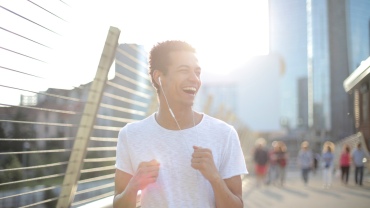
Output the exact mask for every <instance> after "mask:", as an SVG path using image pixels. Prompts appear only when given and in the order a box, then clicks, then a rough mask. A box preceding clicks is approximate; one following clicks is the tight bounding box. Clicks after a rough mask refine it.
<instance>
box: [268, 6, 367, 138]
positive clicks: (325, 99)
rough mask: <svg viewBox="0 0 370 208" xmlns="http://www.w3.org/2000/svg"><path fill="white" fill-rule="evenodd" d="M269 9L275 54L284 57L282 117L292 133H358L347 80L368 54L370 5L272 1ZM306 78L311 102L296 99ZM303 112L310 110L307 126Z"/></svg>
mask: <svg viewBox="0 0 370 208" xmlns="http://www.w3.org/2000/svg"><path fill="white" fill-rule="evenodd" d="M269 8H270V51H271V52H273V53H278V54H280V55H281V56H282V59H283V60H284V62H285V67H286V70H285V75H284V76H283V77H282V79H281V94H282V96H281V100H282V101H281V103H284V105H283V106H285V108H284V107H283V108H281V111H280V114H281V117H282V118H284V120H288V121H289V123H290V125H291V127H292V128H293V129H294V128H298V127H300V128H301V127H302V124H304V125H307V126H306V128H307V129H308V132H310V135H311V136H312V135H313V136H314V137H316V138H317V139H319V140H338V139H342V138H344V137H346V136H349V135H351V134H353V132H354V128H353V118H352V116H351V115H350V114H351V109H352V103H353V101H352V99H351V97H350V96H348V94H346V93H345V92H344V91H343V88H342V82H343V80H344V79H345V78H346V77H347V76H348V75H349V74H350V72H351V71H353V69H354V68H356V67H357V66H358V65H359V63H360V61H361V60H363V59H364V58H366V57H367V56H368V55H369V47H370V44H369V39H370V38H369V37H370V36H369V27H370V23H369V22H370V18H369V15H370V14H369V12H368V11H369V9H370V2H369V1H366V0H359V1H356V0H348V1H346V0H324V1H321V0H307V1H294V0H292V1H289V0H288V1H281V0H270V1H269ZM296 36H298V37H296ZM354 66H356V67H354ZM305 78H307V90H308V93H307V98H306V97H302V96H293V95H297V94H300V95H302V93H299V92H301V90H302V85H301V84H302V83H301V81H302V80H303V79H305ZM299 80H301V81H299ZM297 91H298V93H297ZM306 100H307V101H308V105H307V109H303V107H304V105H302V103H303V102H305V101H306ZM287 106H289V107H287ZM297 108H298V110H297ZM303 111H307V112H308V117H307V119H308V121H307V122H303V121H302V120H301V119H302V115H304V113H303Z"/></svg>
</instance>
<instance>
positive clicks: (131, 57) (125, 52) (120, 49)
mask: <svg viewBox="0 0 370 208" xmlns="http://www.w3.org/2000/svg"><path fill="white" fill-rule="evenodd" d="M117 51H118V52H119V53H121V54H122V55H124V56H126V57H127V58H129V59H131V60H132V61H134V62H136V63H138V64H140V65H141V66H142V67H144V68H146V69H147V68H148V64H147V63H146V62H142V61H141V60H139V59H137V58H136V57H134V56H133V55H131V54H129V53H128V52H127V51H124V50H122V48H119V47H118V48H117Z"/></svg>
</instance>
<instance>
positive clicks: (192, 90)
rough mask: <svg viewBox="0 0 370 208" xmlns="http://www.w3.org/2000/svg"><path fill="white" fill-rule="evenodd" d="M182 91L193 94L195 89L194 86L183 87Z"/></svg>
mask: <svg viewBox="0 0 370 208" xmlns="http://www.w3.org/2000/svg"><path fill="white" fill-rule="evenodd" d="M183 91H184V92H186V93H188V94H190V95H195V93H196V92H197V89H196V88H195V87H185V88H183Z"/></svg>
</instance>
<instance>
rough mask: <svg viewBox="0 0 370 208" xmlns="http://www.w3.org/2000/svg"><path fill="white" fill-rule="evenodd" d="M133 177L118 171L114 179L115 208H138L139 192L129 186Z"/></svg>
mask: <svg viewBox="0 0 370 208" xmlns="http://www.w3.org/2000/svg"><path fill="white" fill-rule="evenodd" d="M131 178H132V175H130V174H128V173H125V172H123V171H120V170H118V169H116V175H115V178H114V183H115V192H114V199H113V207H127V208H135V207H136V196H137V192H138V190H135V188H134V187H133V186H128V184H129V181H130V180H131Z"/></svg>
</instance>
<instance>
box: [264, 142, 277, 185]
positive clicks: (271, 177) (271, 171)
mask: <svg viewBox="0 0 370 208" xmlns="http://www.w3.org/2000/svg"><path fill="white" fill-rule="evenodd" d="M277 144H278V142H277V141H273V142H272V143H271V146H272V148H271V149H270V151H269V167H268V171H267V181H266V184H267V185H270V184H275V182H276V179H277V174H278V173H277V171H278V164H277V158H276V152H277V151H278V146H277Z"/></svg>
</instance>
